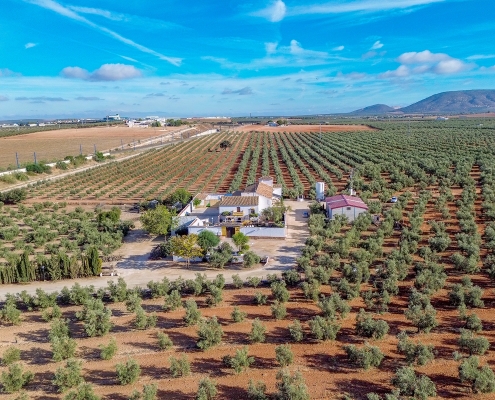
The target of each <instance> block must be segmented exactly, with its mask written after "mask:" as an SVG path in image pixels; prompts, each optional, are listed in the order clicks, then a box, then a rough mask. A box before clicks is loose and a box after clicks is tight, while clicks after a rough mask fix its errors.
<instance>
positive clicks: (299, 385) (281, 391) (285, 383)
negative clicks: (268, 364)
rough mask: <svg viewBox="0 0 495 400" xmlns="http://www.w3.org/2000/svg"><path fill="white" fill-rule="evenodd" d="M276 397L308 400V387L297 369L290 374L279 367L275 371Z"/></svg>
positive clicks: (287, 399) (283, 399) (285, 399)
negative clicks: (276, 371)
mask: <svg viewBox="0 0 495 400" xmlns="http://www.w3.org/2000/svg"><path fill="white" fill-rule="evenodd" d="M277 389H278V392H277V399H279V400H309V399H310V397H309V393H308V387H307V386H306V383H305V382H304V378H303V376H302V375H301V373H300V372H299V371H297V372H295V373H294V375H291V374H290V372H289V371H287V370H285V369H281V370H280V371H279V372H278V373H277Z"/></svg>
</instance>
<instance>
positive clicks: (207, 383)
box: [196, 378, 218, 400]
mask: <svg viewBox="0 0 495 400" xmlns="http://www.w3.org/2000/svg"><path fill="white" fill-rule="evenodd" d="M217 392H218V391H217V384H216V383H215V381H212V380H211V379H210V378H203V379H201V380H200V381H199V388H198V394H197V395H196V400H213V399H215V397H217Z"/></svg>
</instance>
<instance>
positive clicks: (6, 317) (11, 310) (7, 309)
mask: <svg viewBox="0 0 495 400" xmlns="http://www.w3.org/2000/svg"><path fill="white" fill-rule="evenodd" d="M0 320H2V321H5V322H7V323H9V324H12V325H19V324H20V323H21V311H20V310H18V309H17V306H16V304H15V301H14V300H13V299H11V298H9V299H7V301H6V302H5V304H4V306H3V308H2V309H1V310H0Z"/></svg>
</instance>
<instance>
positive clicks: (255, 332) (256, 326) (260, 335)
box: [249, 318, 266, 343]
mask: <svg viewBox="0 0 495 400" xmlns="http://www.w3.org/2000/svg"><path fill="white" fill-rule="evenodd" d="M265 334H266V327H265V325H263V324H262V323H261V321H260V319H259V318H255V320H254V321H253V324H252V325H251V333H250V334H249V339H250V340H251V342H253V343H263V342H264V341H265V340H266V336H265Z"/></svg>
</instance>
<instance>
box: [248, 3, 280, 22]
mask: <svg viewBox="0 0 495 400" xmlns="http://www.w3.org/2000/svg"><path fill="white" fill-rule="evenodd" d="M286 13H287V7H286V5H285V3H284V2H283V1H282V0H275V1H273V2H272V3H271V4H270V5H269V6H268V7H266V8H264V9H262V10H259V11H257V12H255V13H253V14H252V15H254V16H256V17H262V18H266V19H267V20H268V21H271V22H279V21H282V20H283V19H284V17H285V14H286Z"/></svg>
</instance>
